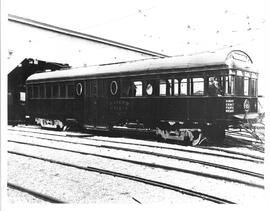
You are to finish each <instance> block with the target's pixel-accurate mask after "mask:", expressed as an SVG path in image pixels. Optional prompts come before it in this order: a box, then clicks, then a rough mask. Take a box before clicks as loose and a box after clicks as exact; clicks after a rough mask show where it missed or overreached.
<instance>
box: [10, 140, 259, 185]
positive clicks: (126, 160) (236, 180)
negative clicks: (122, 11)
mask: <svg viewBox="0 0 270 211" xmlns="http://www.w3.org/2000/svg"><path fill="white" fill-rule="evenodd" d="M9 142H13V143H17V144H24V145H31V146H37V147H43V148H48V149H54V150H60V151H66V152H72V153H78V154H83V155H91V156H96V157H102V158H107V159H113V160H120V161H124V162H129V163H133V164H138V165H144V166H148V167H154V168H161V169H165V170H174V171H178V172H183V173H188V174H193V175H197V176H203V177H208V178H212V179H218V180H225V181H228V182H235V183H240V184H244V185H248V186H252V187H257V188H262V189H264V186H263V185H259V184H256V183H251V182H246V181H243V180H239V179H232V178H229V177H224V176H219V175H214V174H208V173H203V172H198V171H192V170H187V169H181V168H175V167H170V166H164V165H159V164H154V163H146V162H141V161H134V160H128V159H122V158H115V157H111V156H106V155H99V154H94V153H87V152H81V151H76V150H69V149H63V148H58V147H51V146H45V145H40V144H32V143H26V142H20V141H11V140H9ZM240 170H241V169H240ZM243 171H244V172H246V171H245V170H243ZM241 173H243V172H241ZM252 173H253V175H252V176H256V177H259V178H263V175H256V174H258V173H254V172H252ZM245 174H246V173H245Z"/></svg>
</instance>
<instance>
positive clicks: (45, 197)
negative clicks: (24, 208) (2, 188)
mask: <svg viewBox="0 0 270 211" xmlns="http://www.w3.org/2000/svg"><path fill="white" fill-rule="evenodd" d="M7 186H8V187H9V188H12V189H15V190H18V191H21V192H25V193H28V194H30V195H32V196H34V197H36V198H39V199H41V200H43V201H47V202H50V203H57V204H64V203H67V202H64V201H62V200H59V199H57V198H54V197H52V196H49V195H46V194H43V193H39V192H36V191H33V190H30V189H28V188H24V187H22V186H19V185H15V184H13V183H10V182H8V183H7Z"/></svg>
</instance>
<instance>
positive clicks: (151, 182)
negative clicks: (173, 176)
mask: <svg viewBox="0 0 270 211" xmlns="http://www.w3.org/2000/svg"><path fill="white" fill-rule="evenodd" d="M8 153H10V154H15V155H18V156H24V157H28V158H33V159H38V160H43V161H46V162H50V163H55V164H59V165H63V166H68V167H73V168H77V169H81V170H85V171H92V172H97V173H100V174H106V175H110V176H114V177H120V178H125V179H128V180H132V181H137V182H141V183H144V184H148V185H152V186H156V187H160V188H164V189H168V190H173V191H177V192H180V193H182V194H186V195H189V196H193V197H198V198H201V199H204V200H208V201H211V202H214V203H217V204H235V202H232V201H230V200H226V199H223V198H219V197H216V196H212V195H208V194H204V193H201V192H197V191H193V190H190V189H186V188H182V187H178V186H175V185H171V184H167V183H163V182H158V181H155V180H149V179H145V178H142V177H137V176H132V175H128V174H123V173H119V172H114V171H109V170H104V169H100V168H95V167H91V166H87V167H84V166H79V165H75V164H71V163H67V162H61V161H57V160H53V159H48V158H44V157H39V156H33V155H29V154H25V153H19V152H15V151H8Z"/></svg>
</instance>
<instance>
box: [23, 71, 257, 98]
mask: <svg viewBox="0 0 270 211" xmlns="http://www.w3.org/2000/svg"><path fill="white" fill-rule="evenodd" d="M205 80H207V83H205ZM241 83H242V84H241ZM83 84H84V83H82V82H77V83H74V84H73V83H71V84H64V83H60V84H40V85H30V86H28V90H27V94H28V97H29V98H72V97H74V96H81V95H82V94H85V95H86V96H96V95H98V96H106V95H107V93H108V94H109V95H111V96H122V97H140V96H185V95H195V96H200V95H210V96H220V95H224V94H236V95H251V96H255V95H256V80H253V79H249V78H244V80H239V79H238V78H236V81H235V78H234V77H231V76H226V77H223V76H222V77H208V78H206V79H205V78H202V77H197V78H189V79H187V78H182V79H175V78H171V79H159V80H122V81H119V80H111V81H108V83H106V82H105V81H102V80H100V81H86V84H85V87H84V85H83ZM235 86H236V89H237V91H235ZM106 87H107V88H106ZM84 89H86V92H85V93H83V90H84ZM239 90H240V91H239ZM241 90H242V91H241ZM97 92H98V93H97Z"/></svg>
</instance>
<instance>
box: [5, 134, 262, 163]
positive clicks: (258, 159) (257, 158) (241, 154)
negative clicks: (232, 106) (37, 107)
mask: <svg viewBox="0 0 270 211" xmlns="http://www.w3.org/2000/svg"><path fill="white" fill-rule="evenodd" d="M9 130H13V129H9ZM14 131H20V132H30V133H34V134H43V135H51V136H59V137H66V136H62V135H58V134H56V135H54V134H48V133H40V132H34V131H21V130H14ZM21 136H25V137H33V138H39V139H47V140H55V139H51V138H43V137H36V136H31V135H21ZM82 139H86V140H94V141H100V142H109V143H120V144H126V145H136V146H146V147H152V148H161V149H168V150H175V151H181V152H189V153H195V154H203V155H210V156H216V157H224V158H230V159H235V160H243V161H250V162H255V163H263V160H264V158H262V157H259V156H253V155H249V154H244V153H237V152H236V155H240V156H245V157H250V158H253V159H248V158H241V157H234V156H229V155H222V154H216V153H210V152H200V151H194V150H188V149H176V148H172V147H162V146H152V145H148V144H135V143H126V142H119V141H110V140H100V139H94V138H90V139H89V138H82ZM55 141H56V140H55ZM58 141H63V140H58ZM63 142H65V141H63ZM79 144H82V145H89V146H95V145H91V144H85V143H79ZM100 146H101V145H100ZM102 146H106V145H102ZM112 147H113V146H112ZM119 148H120V147H119ZM198 148H199V147H198ZM200 148H202V147H200ZM207 149H208V148H207ZM209 149H210V150H211V148H209ZM119 150H120V149H119ZM232 154H233V153H232Z"/></svg>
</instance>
